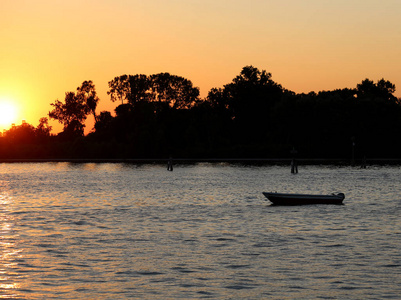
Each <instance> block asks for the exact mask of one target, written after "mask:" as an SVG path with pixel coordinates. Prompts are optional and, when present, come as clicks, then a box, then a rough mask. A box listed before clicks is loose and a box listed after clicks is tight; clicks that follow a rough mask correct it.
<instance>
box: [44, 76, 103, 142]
mask: <svg viewBox="0 0 401 300" xmlns="http://www.w3.org/2000/svg"><path fill="white" fill-rule="evenodd" d="M98 101H99V99H98V98H97V96H96V91H95V86H94V84H93V83H92V81H84V82H83V83H82V85H81V86H80V87H78V88H77V93H74V92H67V93H66V94H65V99H64V103H63V102H61V101H59V100H56V101H55V102H54V103H51V104H50V105H51V106H53V107H54V109H53V110H52V111H50V112H49V117H50V118H52V119H55V120H57V121H58V122H59V123H61V124H63V126H64V128H63V132H64V134H65V135H67V136H69V137H74V136H82V135H83V134H84V128H85V123H84V122H85V120H86V118H87V115H88V114H89V113H93V114H94V115H95V116H96V114H95V109H96V105H97V103H98Z"/></svg>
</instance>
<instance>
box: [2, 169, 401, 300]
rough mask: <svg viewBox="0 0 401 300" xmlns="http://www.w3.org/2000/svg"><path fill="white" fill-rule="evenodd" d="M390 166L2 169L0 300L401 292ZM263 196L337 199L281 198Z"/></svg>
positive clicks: (396, 194)
mask: <svg viewBox="0 0 401 300" xmlns="http://www.w3.org/2000/svg"><path fill="white" fill-rule="evenodd" d="M400 174H401V168H400V167H399V166H387V167H378V166H370V167H368V168H367V169H358V168H351V167H334V166H333V167H327V166H301V167H300V173H299V174H297V175H293V174H291V173H290V168H289V167H288V166H286V167H282V166H241V165H226V164H196V165H181V166H179V165H176V166H175V169H174V171H173V172H168V171H166V168H165V166H164V165H129V164H71V163H38V164H28V163H25V164H0V220H1V223H0V224H1V231H0V245H1V248H0V251H1V260H0V298H16V299H126V298H134V299H135V298H137V299H178V298H181V299H194V298H195V299H197V298H212V299H227V298H234V299H236V298H237V299H238V298H239V299H302V298H308V299H339V298H342V299H386V298H387V299H399V298H400V297H401V241H400V239H401V220H400V216H401V213H400V211H401V210H400V209H401V182H400ZM263 191H278V192H307V193H332V192H344V193H345V195H346V198H345V201H344V205H310V206H293V207H280V206H271V205H270V202H269V201H267V200H266V199H265V198H264V196H263V195H262V192H263Z"/></svg>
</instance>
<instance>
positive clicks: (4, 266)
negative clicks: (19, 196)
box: [0, 193, 21, 299]
mask: <svg viewBox="0 0 401 300" xmlns="http://www.w3.org/2000/svg"><path fill="white" fill-rule="evenodd" d="M12 204H13V203H12V198H11V197H10V196H9V195H8V194H7V193H3V194H0V224H1V225H0V226H1V227H0V251H1V252H0V257H1V259H0V299H18V298H20V297H19V296H18V294H17V293H16V290H17V289H19V288H20V284H19V283H17V282H16V281H15V280H16V279H17V278H20V277H21V276H20V275H18V273H17V269H18V263H17V260H19V259H21V250H19V249H18V247H17V245H16V239H17V234H16V232H15V231H14V229H13V227H14V224H15V217H14V216H13V215H12Z"/></svg>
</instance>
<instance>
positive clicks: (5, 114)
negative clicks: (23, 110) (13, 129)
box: [0, 99, 17, 129]
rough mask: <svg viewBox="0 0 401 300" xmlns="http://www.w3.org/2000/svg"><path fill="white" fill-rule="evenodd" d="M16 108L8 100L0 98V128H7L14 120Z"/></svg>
mask: <svg viewBox="0 0 401 300" xmlns="http://www.w3.org/2000/svg"><path fill="white" fill-rule="evenodd" d="M16 118H17V110H16V107H15V105H13V104H12V103H11V102H10V101H7V100H3V99H0V128H1V129H8V128H10V126H11V124H13V123H15V122H16Z"/></svg>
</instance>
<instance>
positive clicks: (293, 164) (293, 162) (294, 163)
mask: <svg viewBox="0 0 401 300" xmlns="http://www.w3.org/2000/svg"><path fill="white" fill-rule="evenodd" d="M297 153H298V151H297V150H295V148H294V147H293V148H292V150H291V154H292V160H291V173H292V174H298V162H297V160H296V159H295V156H296V155H297Z"/></svg>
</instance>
